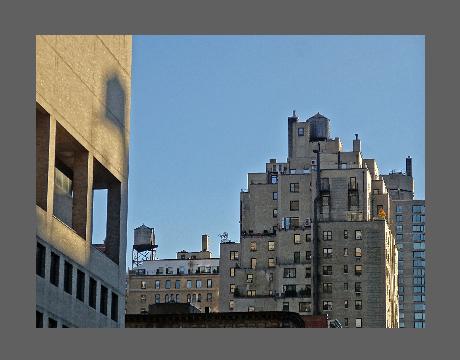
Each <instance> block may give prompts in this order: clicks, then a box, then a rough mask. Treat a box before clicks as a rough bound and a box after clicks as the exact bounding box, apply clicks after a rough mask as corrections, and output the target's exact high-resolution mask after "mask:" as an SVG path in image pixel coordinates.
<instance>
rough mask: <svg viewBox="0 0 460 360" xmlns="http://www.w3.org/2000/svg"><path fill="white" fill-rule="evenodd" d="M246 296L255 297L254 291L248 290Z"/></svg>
mask: <svg viewBox="0 0 460 360" xmlns="http://www.w3.org/2000/svg"><path fill="white" fill-rule="evenodd" d="M247 294H248V296H256V291H255V290H248V293H247Z"/></svg>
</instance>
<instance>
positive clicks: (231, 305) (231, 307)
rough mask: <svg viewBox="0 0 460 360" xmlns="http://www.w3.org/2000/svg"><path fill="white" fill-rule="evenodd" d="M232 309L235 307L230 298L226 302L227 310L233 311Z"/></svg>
mask: <svg viewBox="0 0 460 360" xmlns="http://www.w3.org/2000/svg"><path fill="white" fill-rule="evenodd" d="M233 309H235V301H234V300H230V301H229V302H228V310H230V311H233Z"/></svg>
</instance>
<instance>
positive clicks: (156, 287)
mask: <svg viewBox="0 0 460 360" xmlns="http://www.w3.org/2000/svg"><path fill="white" fill-rule="evenodd" d="M159 288H160V280H155V289H159Z"/></svg>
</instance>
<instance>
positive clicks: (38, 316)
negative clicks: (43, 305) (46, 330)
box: [35, 311, 43, 328]
mask: <svg viewBox="0 0 460 360" xmlns="http://www.w3.org/2000/svg"><path fill="white" fill-rule="evenodd" d="M35 327H37V328H42V327H43V313H41V312H40V311H35Z"/></svg>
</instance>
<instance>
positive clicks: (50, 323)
mask: <svg viewBox="0 0 460 360" xmlns="http://www.w3.org/2000/svg"><path fill="white" fill-rule="evenodd" d="M48 327H49V328H57V321H56V320H54V319H52V318H48Z"/></svg>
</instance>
